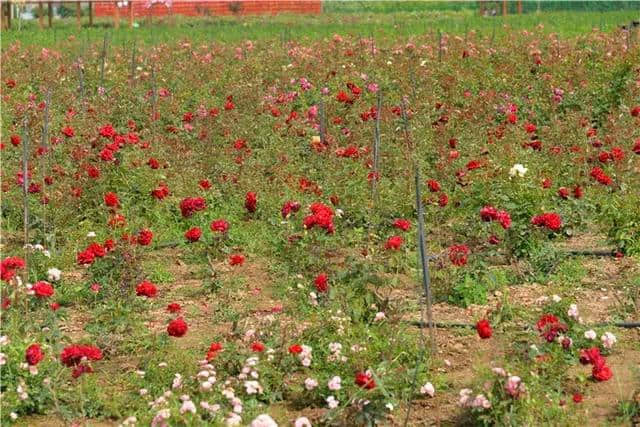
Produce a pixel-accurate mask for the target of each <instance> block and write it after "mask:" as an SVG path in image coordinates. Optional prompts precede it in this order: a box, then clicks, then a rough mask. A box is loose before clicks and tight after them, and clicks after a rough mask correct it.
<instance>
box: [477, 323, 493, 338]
mask: <svg viewBox="0 0 640 427" xmlns="http://www.w3.org/2000/svg"><path fill="white" fill-rule="evenodd" d="M476 331H477V332H478V336H479V337H480V338H482V339H483V340H486V339H488V338H491V335H492V334H493V331H492V330H491V325H490V324H489V321H488V320H487V319H481V320H478V323H476Z"/></svg>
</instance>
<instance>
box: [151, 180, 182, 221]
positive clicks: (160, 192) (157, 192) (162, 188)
mask: <svg viewBox="0 0 640 427" xmlns="http://www.w3.org/2000/svg"><path fill="white" fill-rule="evenodd" d="M151 195H152V196H153V197H154V198H156V199H157V200H162V199H164V198H165V197H167V196H168V195H169V187H167V186H166V185H165V184H160V185H159V186H158V187H156V188H155V189H153V190H152V191H151ZM181 208H182V206H181ZM183 215H184V213H183Z"/></svg>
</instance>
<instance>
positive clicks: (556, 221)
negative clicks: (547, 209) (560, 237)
mask: <svg viewBox="0 0 640 427" xmlns="http://www.w3.org/2000/svg"><path fill="white" fill-rule="evenodd" d="M531 224H533V225H536V226H538V227H547V228H548V229H549V230H551V231H559V230H560V228H562V218H560V215H558V214H557V213H553V212H552V213H544V214H540V215H536V216H534V217H533V218H531Z"/></svg>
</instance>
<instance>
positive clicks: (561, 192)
mask: <svg viewBox="0 0 640 427" xmlns="http://www.w3.org/2000/svg"><path fill="white" fill-rule="evenodd" d="M558 196H560V198H562V199H565V200H566V199H568V198H569V189H567V188H566V187H560V188H558Z"/></svg>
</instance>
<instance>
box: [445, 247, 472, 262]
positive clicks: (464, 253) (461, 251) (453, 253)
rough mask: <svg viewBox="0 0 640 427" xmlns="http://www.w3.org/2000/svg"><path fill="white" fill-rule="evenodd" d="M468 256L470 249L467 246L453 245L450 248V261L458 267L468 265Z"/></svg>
mask: <svg viewBox="0 0 640 427" xmlns="http://www.w3.org/2000/svg"><path fill="white" fill-rule="evenodd" d="M468 256H469V247H468V246H467V245H453V246H451V247H450V248H449V261H451V264H453V265H455V266H457V267H462V266H463V265H466V264H467V258H468Z"/></svg>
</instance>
